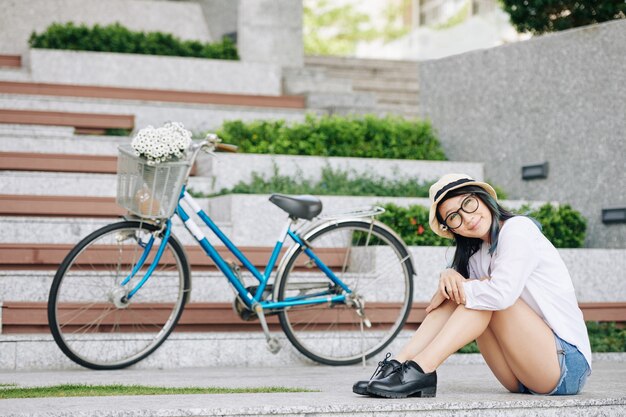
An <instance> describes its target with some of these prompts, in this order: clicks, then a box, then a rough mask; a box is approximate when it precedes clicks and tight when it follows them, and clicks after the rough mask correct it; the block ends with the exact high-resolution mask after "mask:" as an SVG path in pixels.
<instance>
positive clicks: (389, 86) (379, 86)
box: [351, 78, 419, 96]
mask: <svg viewBox="0 0 626 417" xmlns="http://www.w3.org/2000/svg"><path fill="white" fill-rule="evenodd" d="M351 82H352V88H353V89H354V90H358V91H372V92H380V91H390V92H391V91H401V92H410V93H412V94H415V95H416V96H417V94H419V83H418V82H417V80H415V81H409V80H401V81H400V80H396V81H394V80H384V79H373V80H372V79H365V80H364V79H358V78H357V79H354V80H351Z"/></svg>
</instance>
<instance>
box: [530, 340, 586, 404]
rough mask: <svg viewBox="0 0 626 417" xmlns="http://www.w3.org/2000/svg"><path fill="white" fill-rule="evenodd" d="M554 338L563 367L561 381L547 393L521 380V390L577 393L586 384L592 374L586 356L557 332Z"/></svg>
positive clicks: (560, 393) (555, 393) (565, 393)
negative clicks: (525, 384)
mask: <svg viewBox="0 0 626 417" xmlns="http://www.w3.org/2000/svg"><path fill="white" fill-rule="evenodd" d="M554 339H555V340H556V348H557V350H556V351H557V354H558V357H559V366H560V367H561V377H560V378H559V383H558V384H556V388H554V389H553V390H552V391H551V392H549V393H547V394H538V393H536V392H533V391H532V390H530V389H528V388H526V387H525V386H524V384H522V383H521V382H520V383H519V392H521V393H524V394H535V395H575V394H578V393H579V392H580V391H581V390H582V389H583V387H584V386H585V383H586V382H587V378H588V377H589V375H591V369H590V368H589V364H588V363H587V360H586V359H585V356H584V355H583V354H582V353H580V350H578V348H577V347H576V346H574V345H572V344H570V343H567V342H566V341H565V340H563V339H561V338H560V337H558V336H557V335H556V334H555V335H554Z"/></svg>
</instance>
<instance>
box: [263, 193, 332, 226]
mask: <svg viewBox="0 0 626 417" xmlns="http://www.w3.org/2000/svg"><path fill="white" fill-rule="evenodd" d="M270 201H271V202H272V203H273V204H276V205H277V206H278V207H280V208H281V209H283V210H284V211H286V212H287V213H289V215H290V216H293V217H297V218H298V219H306V220H311V219H312V218H313V217H315V216H317V215H318V214H320V213H321V212H322V202H321V201H320V199H319V198H317V197H313V196H312V195H298V196H290V195H283V194H272V195H271V197H270Z"/></svg>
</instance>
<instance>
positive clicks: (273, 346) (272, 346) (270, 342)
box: [254, 304, 282, 354]
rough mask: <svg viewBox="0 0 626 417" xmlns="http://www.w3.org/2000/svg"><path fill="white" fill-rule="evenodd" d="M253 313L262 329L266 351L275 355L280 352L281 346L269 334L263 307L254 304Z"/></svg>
mask: <svg viewBox="0 0 626 417" xmlns="http://www.w3.org/2000/svg"><path fill="white" fill-rule="evenodd" d="M254 311H255V312H256V314H257V317H258V318H259V322H261V327H262V328H263V333H264V334H265V342H266V343H267V349H268V350H269V351H270V352H272V353H273V354H277V353H278V352H280V349H281V347H282V346H281V345H280V342H279V341H278V339H277V338H275V337H274V336H272V335H271V334H270V328H269V327H268V326H267V320H265V312H264V311H263V307H261V305H260V304H256V305H255V306H254Z"/></svg>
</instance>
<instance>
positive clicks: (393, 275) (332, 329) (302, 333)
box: [276, 219, 414, 366]
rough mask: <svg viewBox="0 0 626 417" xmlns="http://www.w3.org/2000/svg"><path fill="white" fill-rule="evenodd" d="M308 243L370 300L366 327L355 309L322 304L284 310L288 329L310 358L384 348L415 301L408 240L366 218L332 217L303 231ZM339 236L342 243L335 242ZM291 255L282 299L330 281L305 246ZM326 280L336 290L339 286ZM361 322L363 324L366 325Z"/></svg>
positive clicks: (332, 359) (349, 357) (337, 360)
mask: <svg viewBox="0 0 626 417" xmlns="http://www.w3.org/2000/svg"><path fill="white" fill-rule="evenodd" d="M303 238H304V239H305V241H306V242H307V245H308V246H309V247H311V248H312V249H313V251H314V252H315V253H316V254H317V255H318V256H322V255H323V256H325V257H326V260H324V262H325V263H326V264H327V265H328V266H329V267H331V268H332V269H334V270H335V274H336V275H337V276H338V277H339V278H340V279H342V281H343V282H344V283H346V284H348V286H349V287H350V288H351V289H352V290H354V292H355V293H356V295H358V296H359V297H362V300H363V301H364V302H365V306H364V312H365V316H366V317H367V318H368V319H369V320H370V322H371V324H372V327H371V328H367V326H366V325H365V323H364V321H363V320H361V318H359V316H358V314H357V312H356V311H357V310H356V309H355V308H353V307H349V306H347V305H346V304H337V303H336V304H331V303H324V304H318V305H313V306H311V305H309V306H302V307H289V308H285V309H284V310H282V311H280V312H279V320H280V324H281V327H282V329H283V331H284V332H285V335H286V336H287V338H288V339H289V341H290V342H291V343H292V344H293V346H294V347H295V348H296V349H298V350H299V351H300V352H301V353H302V354H304V355H305V356H307V357H308V358H310V359H312V360H314V361H316V362H319V363H322V364H326V365H335V366H337V365H351V364H355V363H358V362H359V361H361V360H362V359H363V356H365V358H370V357H372V356H373V355H376V354H377V353H379V352H380V351H381V350H383V349H384V348H385V347H386V346H387V345H389V343H391V342H392V341H393V339H394V338H395V337H396V336H397V335H398V333H399V332H400V330H401V329H402V327H403V326H404V323H405V322H406V320H407V317H408V315H409V312H410V309H411V304H412V300H413V275H414V269H413V264H412V261H411V258H410V256H409V252H408V248H407V247H406V245H405V244H404V243H403V242H402V241H401V240H400V239H399V238H398V237H397V236H396V235H395V233H394V232H393V231H391V229H389V228H388V227H387V226H385V225H384V224H382V223H380V222H377V221H376V222H372V221H368V220H358V219H357V220H346V221H334V222H332V223H329V224H328V225H326V226H321V228H318V229H313V230H312V231H310V232H309V233H306V234H304V236H303ZM335 238H337V239H338V240H339V242H335V241H334V239H335ZM287 256H289V258H288V259H287V260H286V261H285V267H284V269H282V273H280V272H279V273H280V276H279V277H278V279H279V283H278V292H277V294H276V298H277V300H278V301H284V300H285V299H286V298H288V297H289V296H302V295H304V294H306V292H307V291H314V292H319V291H320V289H324V288H325V286H324V282H326V285H328V283H330V282H331V281H330V280H329V278H328V277H327V276H326V275H325V274H324V273H323V272H322V271H321V270H319V269H318V268H317V267H315V266H312V263H311V261H308V260H306V259H308V256H307V255H306V254H305V253H304V249H303V248H302V247H298V248H297V249H296V250H295V251H294V252H293V253H292V254H290V255H289V254H288V255H287ZM334 287H335V288H333V285H328V289H331V288H333V289H332V291H335V293H336V294H339V293H341V291H340V290H341V289H340V288H337V286H334ZM361 324H363V326H361Z"/></svg>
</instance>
